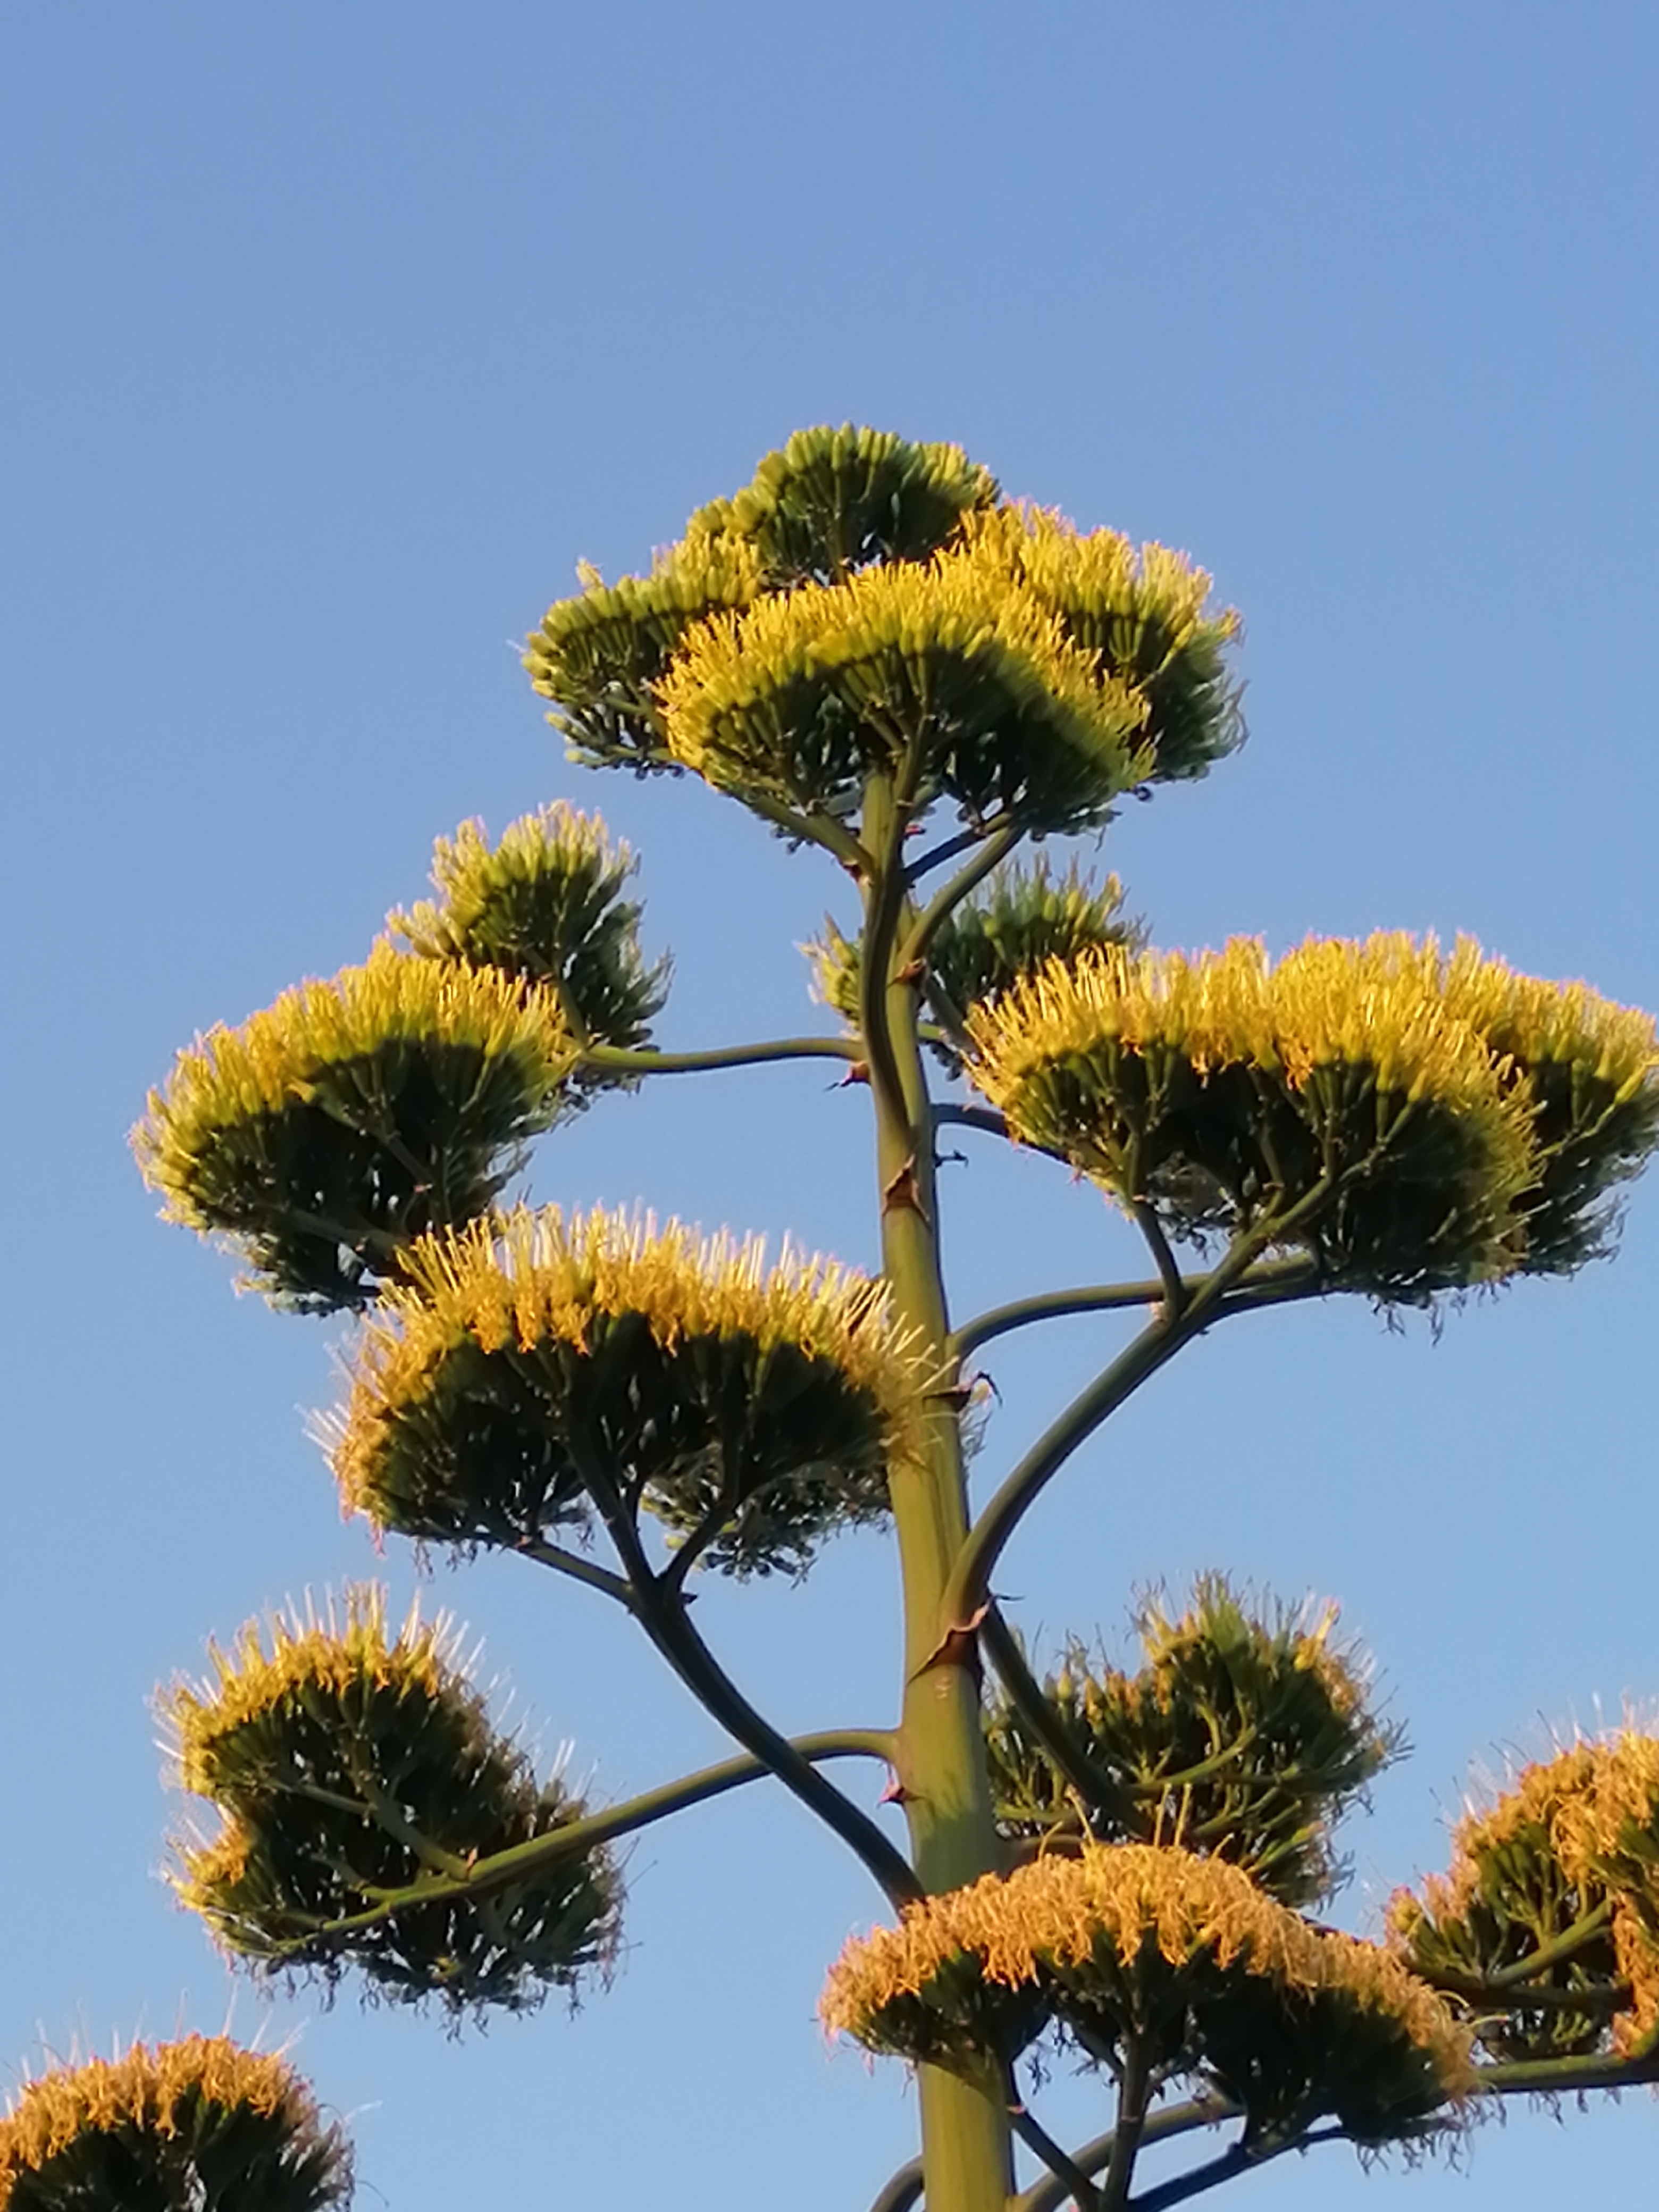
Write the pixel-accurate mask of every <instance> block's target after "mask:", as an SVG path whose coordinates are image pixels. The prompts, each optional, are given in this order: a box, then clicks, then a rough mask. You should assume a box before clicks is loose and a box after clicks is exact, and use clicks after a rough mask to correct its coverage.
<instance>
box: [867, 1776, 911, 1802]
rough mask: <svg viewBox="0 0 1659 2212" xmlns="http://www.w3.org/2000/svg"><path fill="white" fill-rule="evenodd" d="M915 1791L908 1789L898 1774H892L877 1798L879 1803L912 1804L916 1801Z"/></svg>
mask: <svg viewBox="0 0 1659 2212" xmlns="http://www.w3.org/2000/svg"><path fill="white" fill-rule="evenodd" d="M915 1795H916V1793H915V1790H907V1789H906V1788H905V1786H904V1784H903V1783H902V1782H901V1781H900V1780H899V1778H898V1777H897V1775H896V1774H893V1775H890V1776H889V1777H888V1779H887V1783H886V1786H885V1787H884V1790H882V1793H881V1795H880V1796H879V1797H878V1798H877V1800H876V1802H877V1804H878V1805H910V1804H914V1803H915Z"/></svg>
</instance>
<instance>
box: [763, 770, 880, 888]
mask: <svg viewBox="0 0 1659 2212" xmlns="http://www.w3.org/2000/svg"><path fill="white" fill-rule="evenodd" d="M729 795H730V796H731V797H732V798H733V799H737V801H738V804H739V805H743V806H746V807H747V808H748V809H749V811H750V813H751V814H758V815H759V816H760V817H761V819H762V821H763V822H769V823H771V825H772V827H773V828H774V829H776V830H779V831H781V833H782V835H783V836H786V837H787V838H788V839H789V840H790V841H791V842H792V843H793V844H797V845H816V846H817V848H818V850H819V851H820V852H822V853H828V854H829V856H830V858H831V859H832V860H839V861H840V862H841V864H842V867H843V868H845V869H846V871H847V872H848V875H849V876H865V875H867V874H868V873H869V871H870V856H869V854H867V853H866V851H865V849H864V848H863V846H862V845H861V844H860V842H859V841H858V839H857V838H856V837H855V836H854V835H853V833H852V831H851V830H850V829H848V827H847V825H846V823H844V822H838V821H837V820H836V817H835V816H834V815H833V814H826V813H825V812H824V811H823V809H822V808H821V807H813V808H812V809H811V811H809V812H807V813H805V814H798V813H797V812H796V811H795V810H794V808H793V806H787V805H785V804H784V802H783V801H782V800H781V799H773V798H771V797H770V796H769V794H768V793H765V792H763V791H743V792H736V791H734V792H732V793H730V794H729Z"/></svg>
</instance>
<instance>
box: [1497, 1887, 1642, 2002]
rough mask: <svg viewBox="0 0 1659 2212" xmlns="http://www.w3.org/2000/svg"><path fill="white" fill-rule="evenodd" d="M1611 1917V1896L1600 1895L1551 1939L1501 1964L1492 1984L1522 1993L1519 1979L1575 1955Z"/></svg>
mask: <svg viewBox="0 0 1659 2212" xmlns="http://www.w3.org/2000/svg"><path fill="white" fill-rule="evenodd" d="M1612 1918H1613V1900H1612V1899H1610V1898H1603V1899H1602V1900H1601V1904H1600V1905H1591V1907H1590V1909H1589V1911H1588V1912H1581V1913H1580V1914H1579V1916H1578V1917H1577V1920H1575V1921H1574V1922H1573V1923H1572V1925H1571V1928H1564V1929H1562V1931H1561V1933H1560V1934H1559V1936H1556V1937H1554V1938H1553V1941H1552V1942H1548V1943H1541V1944H1540V1945H1539V1947H1538V1948H1537V1949H1536V1950H1535V1951H1534V1952H1532V1953H1531V1954H1530V1955H1529V1956H1528V1957H1527V1958H1524V1959H1517V1960H1516V1961H1515V1962H1514V1963H1513V1965H1511V1966H1500V1967H1499V1968H1498V1972H1496V1973H1495V1974H1493V1975H1492V1977H1491V1983H1492V1987H1493V1988H1494V1989H1498V1990H1506V1989H1515V1990H1516V1997H1517V1999H1518V1998H1519V1997H1520V1996H1521V1995H1522V1992H1521V1991H1520V1990H1518V1989H1516V1984H1518V1983H1521V1982H1524V1981H1528V1980H1530V1978H1532V1976H1533V1975H1534V1974H1542V1973H1547V1972H1548V1970H1549V1969H1550V1968H1551V1967H1552V1966H1560V1965H1561V1964H1562V1963H1563V1961H1564V1960H1568V1959H1572V1958H1576V1957H1577V1954H1578V1953H1579V1952H1580V1951H1583V1950H1584V1949H1586V1948H1588V1946H1589V1945H1590V1944H1591V1943H1593V1942H1595V1939H1596V1937H1597V1936H1600V1935H1601V1932H1602V1930H1603V1929H1605V1928H1606V1927H1607V1923H1608V1922H1609V1921H1610V1920H1611V1919H1612Z"/></svg>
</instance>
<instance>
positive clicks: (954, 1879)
mask: <svg viewBox="0 0 1659 2212" xmlns="http://www.w3.org/2000/svg"><path fill="white" fill-rule="evenodd" d="M904 814H905V808H904V793H903V791H902V787H900V788H899V789H898V790H897V791H896V790H895V787H894V785H893V784H892V782H891V781H889V780H888V779H887V778H885V777H883V776H875V777H872V779H871V782H870V785H869V787H868V789H867V792H866V806H865V813H864V820H863V824H862V832H861V841H860V842H862V843H863V845H864V848H865V849H866V852H867V853H868V854H870V855H871V859H872V872H871V875H870V878H869V879H868V881H867V882H866V886H865V932H864V947H863V957H862V960H861V962H860V994H861V1001H862V1003H861V1008H860V1012H861V1017H862V1020H861V1026H862V1029H863V1032H864V1040H865V1057H866V1061H867V1062H868V1065H869V1068H870V1087H871V1092H872V1099H873V1101H874V1104H875V1110H876V1158H877V1168H878V1176H879V1182H880V1188H881V1194H882V1195H881V1243H882V1261H883V1266H884V1270H885V1273H886V1277H887V1281H888V1285H889V1289H890V1295H891V1298H892V1303H893V1314H894V1318H895V1320H896V1322H897V1323H898V1325H899V1326H900V1327H901V1328H904V1329H907V1330H910V1331H913V1332H914V1333H915V1339H916V1341H917V1344H918V1346H919V1348H920V1349H921V1352H922V1353H923V1355H924V1357H925V1358H927V1359H928V1360H929V1361H930V1362H931V1363H932V1364H933V1367H934V1369H935V1370H936V1371H937V1372H938V1374H939V1378H940V1383H941V1386H943V1385H945V1384H948V1383H950V1381H951V1377H952V1375H953V1372H954V1369H953V1364H952V1361H951V1348H950V1322H949V1320H948V1317H947V1315H946V1311H945V1285H944V1279H943V1273H942V1271H941V1267H940V1260H939V1225H938V1215H937V1212H936V1208H935V1195H934V1176H933V1119H932V1111H931V1108H930V1106H929V1103H928V1099H927V1083H926V1079H925V1077H924V1074H923V1072H922V1065H921V1052H920V1049H919V1048H918V1043H917V1036H916V985H915V978H914V977H911V978H907V979H904V980H900V979H899V977H898V976H897V975H896V973H895V970H896V966H897V962H896V947H897V943H898V939H899V934H900V931H901V929H902V927H903V925H904V922H905V921H906V914H905V903H906V902H905V894H904V883H903V876H902V866H903V858H902V846H903V836H904V828H905V821H904ZM891 1491H892V1502H893V1519H894V1523H895V1527H896V1532H897V1536H898V1547H899V1561H900V1573H901V1577H902V1589H903V1601H904V1702H903V1711H902V1721H901V1723H900V1728H899V1748H898V1759H897V1763H898V1775H899V1792H900V1796H901V1799H902V1803H903V1807H904V1813H905V1818H906V1820H907V1821H908V1825H909V1830H910V1843H911V1851H912V1857H913V1859H914V1863H915V1870H916V1874H917V1876H918V1878H919V1879H920V1881H921V1885H922V1887H923V1888H924V1889H926V1890H927V1891H929V1892H933V1893H936V1892H939V1891H941V1890H947V1889H956V1888H959V1887H962V1885H963V1884H964V1883H966V1882H970V1881H977V1880H978V1878H979V1877H980V1876H981V1875H985V1874H989V1873H992V1872H994V1870H995V1869H997V1867H998V1866H999V1864H1000V1850H999V1844H998V1838H997V1832H996V1825H995V1821H994V1819H993V1816H992V1811H991V1794H990V1787H989V1783H988V1780H987V1773H986V1762H985V1740H984V1733H983V1729H982V1728H981V1721H980V1690H979V1672H978V1650H977V1645H976V1641H975V1637H974V1636H973V1634H972V1633H971V1632H969V1633H967V1634H965V1635H960V1636H957V1635H952V1634H951V1629H952V1627H953V1626H955V1624H953V1623H951V1622H950V1621H948V1620H946V1619H945V1614H944V1612H943V1610H942V1600H943V1597H944V1595H945V1585H946V1583H947V1582H948V1580H949V1578H950V1573H951V1563H952V1561H953V1560H954V1559H955V1557H956V1555H957V1552H958V1550H959V1549H960V1547H961V1546H962V1544H963V1540H964V1539H965V1537H966V1535H967V1533H968V1508H967V1492H966V1484H965V1480H964V1475H963V1456H962V1436H961V1425H960V1413H959V1409H958V1407H957V1401H956V1399H955V1396H954V1395H953V1394H952V1393H951V1391H950V1390H949V1389H944V1388H943V1387H942V1388H941V1390H940V1393H939V1395H937V1396H935V1397H934V1398H933V1401H931V1404H930V1406H929V1408H928V1412H927V1420H926V1422H925V1425H924V1429H923V1436H922V1441H921V1449H920V1451H919V1453H918V1455H917V1458H916V1461H915V1463H914V1464H910V1465H902V1466H896V1467H895V1468H894V1469H893V1471H892V1476H891ZM920 2095H921V2128H922V2157H923V2163H924V2166H925V2169H926V2172H927V2212H1004V2207H1005V2205H1006V2200H1007V2197H1008V2195H1009V2193H1010V2191H1012V2186H1013V2161H1012V2149H1011V2145H1010V2137H1009V2127H1008V2115H1007V2112H1006V2109H1005V2106H1004V2100H1003V2099H1002V2097H1001V2096H1000V2093H998V2089H997V2086H996V2084H995V2082H994V2081H990V2080H987V2081H985V2082H984V2083H982V2084H981V2083H976V2082H970V2081H965V2080H963V2078H961V2077H960V2076H958V2075H954V2074H950V2073H946V2072H945V2071H944V2070H943V2069H940V2068H939V2067H934V2066H924V2067H922V2068H921V2069H920Z"/></svg>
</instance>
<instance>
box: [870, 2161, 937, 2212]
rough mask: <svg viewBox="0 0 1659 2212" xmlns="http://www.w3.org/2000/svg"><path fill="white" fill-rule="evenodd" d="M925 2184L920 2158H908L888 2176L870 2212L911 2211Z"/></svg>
mask: <svg viewBox="0 0 1659 2212" xmlns="http://www.w3.org/2000/svg"><path fill="white" fill-rule="evenodd" d="M925 2186H926V2183H925V2180H924V2178H923V2175H922V2171H921V2160H920V2159H919V2158H908V2159H906V2160H905V2161H904V2164H903V2165H902V2166H900V2168H899V2170H898V2172H896V2173H894V2174H890V2176H889V2177H888V2179H887V2181H886V2183H885V2184H884V2186H883V2188H882V2189H881V2191H880V2192H879V2193H878V2196H877V2197H876V2201H875V2203H873V2204H872V2206H871V2207H870V2212H912V2208H913V2207H914V2206H915V2205H917V2204H920V2203H921V2192H922V2190H923V2188H924V2187H925Z"/></svg>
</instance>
